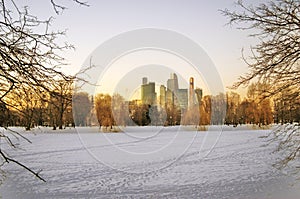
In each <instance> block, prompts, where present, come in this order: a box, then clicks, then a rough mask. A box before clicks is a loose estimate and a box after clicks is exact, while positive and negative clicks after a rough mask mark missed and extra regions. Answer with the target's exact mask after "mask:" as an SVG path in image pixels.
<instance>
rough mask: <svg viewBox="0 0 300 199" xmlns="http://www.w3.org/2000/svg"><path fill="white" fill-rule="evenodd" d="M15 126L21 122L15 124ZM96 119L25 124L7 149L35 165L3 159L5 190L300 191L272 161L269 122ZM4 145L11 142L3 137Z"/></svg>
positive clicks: (133, 194)
mask: <svg viewBox="0 0 300 199" xmlns="http://www.w3.org/2000/svg"><path fill="white" fill-rule="evenodd" d="M15 130H17V131H21V129H18V128H15ZM123 131H124V132H123V133H99V130H98V128H96V127H86V128H76V129H65V130H57V131H52V130H51V129H48V128H39V129H34V130H33V131H32V132H23V135H24V136H26V137H27V138H29V139H30V140H31V141H32V144H29V143H26V142H25V141H24V140H19V141H18V142H19V143H20V149H18V150H11V149H10V155H11V156H12V157H13V158H15V159H17V160H19V161H20V162H22V163H25V164H26V165H27V166H29V167H30V168H32V169H33V170H35V171H39V170H42V172H41V176H42V177H43V178H45V179H46V182H42V181H40V180H38V179H37V178H35V177H34V176H33V175H31V174H30V173H29V172H27V171H25V170H24V169H22V168H20V167H18V166H16V165H14V164H13V163H11V164H6V165H5V166H4V167H3V170H4V171H6V177H5V180H4V183H3V184H2V185H1V187H0V193H1V197H2V198H9V199H12V198H28V199H29V198H258V199H261V198H272V199H273V198H278V199H282V198H295V199H296V198H300V194H299V192H297V188H299V186H298V184H299V183H297V181H295V179H293V176H292V175H290V174H289V172H283V171H279V170H277V169H275V168H274V167H272V164H273V163H274V162H275V161H276V158H277V157H276V154H274V153H273V154H272V151H273V150H274V148H275V145H269V146H267V147H266V146H265V147H263V146H262V145H263V144H265V139H263V138H259V137H260V136H262V135H266V134H267V133H268V132H270V130H252V129H248V128H247V127H239V128H232V127H223V128H221V127H212V128H211V129H209V131H199V132H196V131H193V130H192V127H190V128H187V127H185V128H183V127H182V128H180V127H140V128H138V127H135V128H134V127H127V128H124V129H123ZM1 144H2V145H1V147H2V148H7V147H8V146H6V145H5V144H4V143H3V141H2V143H1Z"/></svg>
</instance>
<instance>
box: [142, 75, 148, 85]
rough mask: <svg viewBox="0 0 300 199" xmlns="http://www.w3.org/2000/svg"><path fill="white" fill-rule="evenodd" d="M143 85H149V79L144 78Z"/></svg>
mask: <svg viewBox="0 0 300 199" xmlns="http://www.w3.org/2000/svg"><path fill="white" fill-rule="evenodd" d="M142 83H143V85H145V84H147V83H148V79H147V77H143V80H142Z"/></svg>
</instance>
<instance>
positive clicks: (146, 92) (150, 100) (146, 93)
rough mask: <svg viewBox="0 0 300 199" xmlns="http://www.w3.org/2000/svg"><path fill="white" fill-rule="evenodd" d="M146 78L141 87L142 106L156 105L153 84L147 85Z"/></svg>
mask: <svg viewBox="0 0 300 199" xmlns="http://www.w3.org/2000/svg"><path fill="white" fill-rule="evenodd" d="M147 82H148V80H147V78H145V77H144V78H143V84H142V85H141V99H142V103H143V104H155V103H156V92H155V83H154V82H149V83H147Z"/></svg>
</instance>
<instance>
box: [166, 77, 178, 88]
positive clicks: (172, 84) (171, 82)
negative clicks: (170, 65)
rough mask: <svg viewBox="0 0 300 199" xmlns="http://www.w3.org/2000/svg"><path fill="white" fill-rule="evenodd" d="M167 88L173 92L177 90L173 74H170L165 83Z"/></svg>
mask: <svg viewBox="0 0 300 199" xmlns="http://www.w3.org/2000/svg"><path fill="white" fill-rule="evenodd" d="M167 88H168V90H170V91H173V92H174V91H176V90H178V78H177V75H176V74H175V73H171V75H170V79H168V81H167Z"/></svg>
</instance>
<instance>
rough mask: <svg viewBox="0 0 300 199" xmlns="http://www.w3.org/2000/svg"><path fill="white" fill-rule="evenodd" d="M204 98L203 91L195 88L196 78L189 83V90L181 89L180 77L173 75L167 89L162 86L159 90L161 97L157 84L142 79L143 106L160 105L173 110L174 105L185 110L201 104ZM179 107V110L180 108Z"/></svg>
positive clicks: (168, 81)
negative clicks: (157, 90)
mask: <svg viewBox="0 0 300 199" xmlns="http://www.w3.org/2000/svg"><path fill="white" fill-rule="evenodd" d="M201 98H202V89H200V88H196V89H195V88H194V78H193V77H191V78H190V81H189V89H187V88H179V84H178V77H177V75H176V74H175V73H171V75H170V78H169V79H168V80H167V87H166V86H165V85H161V86H160V88H159V97H157V93H156V91H155V82H149V83H148V79H147V78H146V77H144V78H143V79H142V85H141V100H142V103H143V104H150V105H158V104H159V105H160V106H161V107H166V108H172V107H174V105H177V106H179V107H180V108H181V109H183V110H187V109H188V108H189V107H191V106H193V105H195V104H197V103H198V102H200V100H201ZM179 107H178V108H179Z"/></svg>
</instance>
